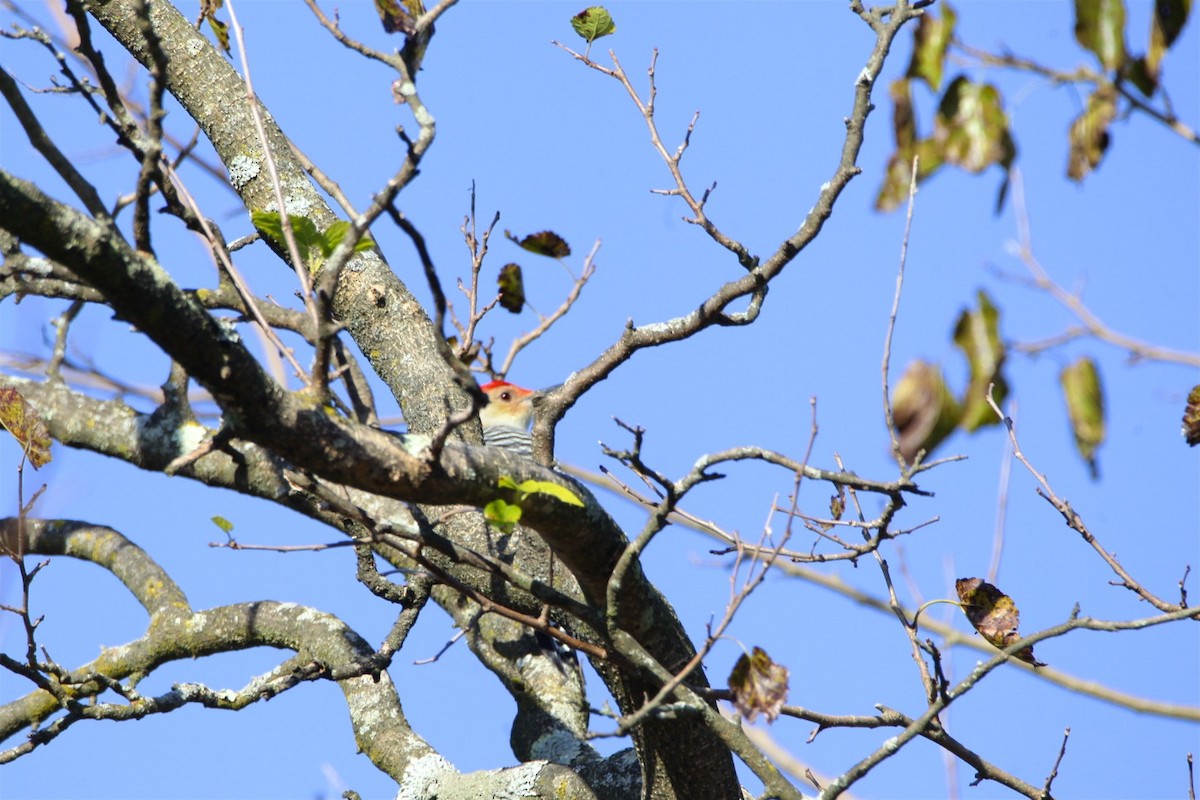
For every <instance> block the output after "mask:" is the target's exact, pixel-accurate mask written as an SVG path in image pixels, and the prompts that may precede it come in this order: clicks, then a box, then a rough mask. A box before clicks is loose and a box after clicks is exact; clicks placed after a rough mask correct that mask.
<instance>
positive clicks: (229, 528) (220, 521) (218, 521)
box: [212, 514, 233, 536]
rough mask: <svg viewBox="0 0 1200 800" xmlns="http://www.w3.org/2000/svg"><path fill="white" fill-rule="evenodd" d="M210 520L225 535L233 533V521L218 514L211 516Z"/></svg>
mask: <svg viewBox="0 0 1200 800" xmlns="http://www.w3.org/2000/svg"><path fill="white" fill-rule="evenodd" d="M212 521H213V524H214V525H216V526H217V527H218V528H220V529H221V531H222V532H223V533H224V534H225V535H226V536H228V535H229V534H231V533H233V523H232V522H230V521H229V520H227V519H225V518H224V517H222V516H221V515H220V514H218V515H216V516H215V517H213V518H212Z"/></svg>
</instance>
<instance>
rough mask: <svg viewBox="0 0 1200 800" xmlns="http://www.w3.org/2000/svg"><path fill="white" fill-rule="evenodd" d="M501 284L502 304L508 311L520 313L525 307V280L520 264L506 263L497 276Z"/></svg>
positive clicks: (498, 282)
mask: <svg viewBox="0 0 1200 800" xmlns="http://www.w3.org/2000/svg"><path fill="white" fill-rule="evenodd" d="M496 283H497V284H499V286H500V306H501V307H502V308H504V309H505V310H506V311H511V312H512V313H514V314H520V313H521V309H522V308H524V307H525V281H524V280H523V279H522V278H521V266H520V265H519V264H505V265H504V266H503V267H501V268H500V274H499V275H498V276H497V277H496Z"/></svg>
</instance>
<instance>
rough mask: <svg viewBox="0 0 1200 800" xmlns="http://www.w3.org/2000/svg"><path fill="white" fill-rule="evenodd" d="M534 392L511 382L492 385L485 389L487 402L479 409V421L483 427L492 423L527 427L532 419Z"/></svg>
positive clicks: (492, 424)
mask: <svg viewBox="0 0 1200 800" xmlns="http://www.w3.org/2000/svg"><path fill="white" fill-rule="evenodd" d="M535 394H536V392H532V391H530V390H529V389H522V388H521V387H520V386H514V385H513V384H511V383H508V384H502V385H500V386H493V387H491V388H489V389H488V390H487V396H488V404H487V405H486V406H484V407H483V408H482V409H480V411H479V421H480V422H481V423H483V426H484V427H485V428H486V427H492V426H494V425H511V426H513V427H515V428H528V427H529V423H530V422H532V421H533V397H534V395H535Z"/></svg>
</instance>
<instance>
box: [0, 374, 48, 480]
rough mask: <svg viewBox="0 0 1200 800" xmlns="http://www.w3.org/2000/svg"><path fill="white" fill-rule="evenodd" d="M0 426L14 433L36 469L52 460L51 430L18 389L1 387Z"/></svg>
mask: <svg viewBox="0 0 1200 800" xmlns="http://www.w3.org/2000/svg"><path fill="white" fill-rule="evenodd" d="M0 426H3V427H4V429H5V430H6V431H8V432H9V433H11V434H12V435H13V438H14V439H16V440H17V442H18V444H20V445H21V450H22V452H24V453H25V455H26V457H27V458H28V459H29V463H30V464H32V465H33V468H34V469H38V468H40V467H41V466H42V465H43V464H46V463H47V462H49V461H50V458H51V456H50V431H48V430H47V429H46V424H45V423H44V422H42V418H41V416H40V415H39V414H38V413H37V411H36V410H35V409H34V407H33V406H31V405H30V404H29V402H28V401H27V400H26V399H25V396H24V395H22V394H21V393H20V392H18V391H17V390H16V389H12V388H3V389H0Z"/></svg>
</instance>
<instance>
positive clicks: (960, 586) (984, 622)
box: [954, 578, 1046, 667]
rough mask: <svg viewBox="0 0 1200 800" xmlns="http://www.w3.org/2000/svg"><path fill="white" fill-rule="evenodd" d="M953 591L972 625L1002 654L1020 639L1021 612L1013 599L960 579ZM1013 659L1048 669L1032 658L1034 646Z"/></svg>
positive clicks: (979, 580)
mask: <svg viewBox="0 0 1200 800" xmlns="http://www.w3.org/2000/svg"><path fill="white" fill-rule="evenodd" d="M954 590H955V591H956V592H958V600H959V602H960V603H961V605H962V610H963V612H964V613H965V614H966V615H967V619H968V620H969V621H970V623H971V625H972V626H973V627H974V628H975V630H976V631H978V632H979V634H980V635H981V636H982V637H983V638H985V639H987V640H988V642H989V643H990V644H991V645H992V646H993V647H997V648H999V649H1001V650H1003V649H1004V648H1006V647H1008V646H1009V645H1011V644H1012V643H1013V642H1015V641H1017V640H1018V639H1020V638H1021V634H1019V633H1017V628H1018V627H1020V624H1021V612H1020V611H1018V610H1017V604H1016V603H1014V602H1013V601H1012V598H1011V597H1009V596H1008V595H1006V594H1005V593H1004V592H1002V591H1000V590H999V589H997V588H996V587H995V586H992V585H991V584H990V583H988V582H987V581H985V580H983V579H982V578H959V579H958V580H957V581H955V582H954ZM1014 658H1018V659H1020V660H1021V661H1024V662H1025V663H1027V664H1032V665H1033V666H1035V667H1044V666H1046V665H1045V664H1044V663H1043V662H1041V661H1038V660H1036V659H1035V658H1034V657H1033V646H1032V645H1030V646H1029V647H1023V648H1021V649H1020V650H1019V651H1018V652H1017V653H1015V654H1014Z"/></svg>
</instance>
